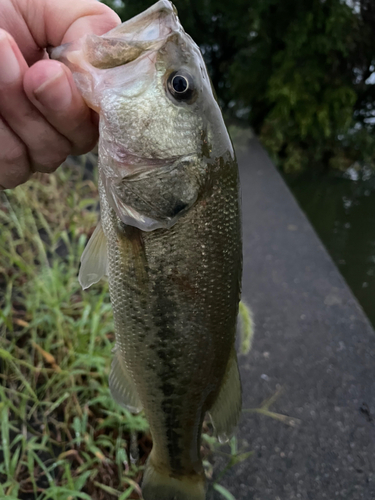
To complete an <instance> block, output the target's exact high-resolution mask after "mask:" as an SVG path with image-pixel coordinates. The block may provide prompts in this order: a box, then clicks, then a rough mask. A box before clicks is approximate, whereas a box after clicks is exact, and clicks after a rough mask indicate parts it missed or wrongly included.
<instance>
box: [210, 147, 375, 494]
mask: <svg viewBox="0 0 375 500" xmlns="http://www.w3.org/2000/svg"><path fill="white" fill-rule="evenodd" d="M239 160H240V162H239V163H240V172H241V179H242V198H243V230H244V234H243V237H244V281H243V298H244V299H245V301H247V303H248V304H250V306H251V307H252V309H253V312H254V318H255V323H256V334H255V338H254V344H253V349H252V351H251V353H250V354H249V355H248V356H247V357H246V358H244V357H242V358H241V360H240V363H241V373H242V380H243V387H244V405H243V406H244V408H254V407H259V406H260V404H261V403H262V401H263V400H265V399H266V398H267V397H270V396H272V395H273V394H275V392H276V391H277V389H278V388H280V387H281V388H283V392H282V393H281V395H280V396H279V397H278V398H277V400H276V402H275V403H274V404H273V405H272V407H271V408H270V409H271V410H272V411H275V412H278V413H281V414H285V415H289V416H291V417H294V418H296V419H299V420H300V424H297V425H295V426H289V425H285V424H283V423H281V422H279V421H277V420H274V419H272V418H269V417H266V416H263V415H258V414H254V413H244V414H243V416H242V420H241V424H240V429H239V432H238V439H239V445H240V447H242V449H244V450H254V454H253V456H252V457H251V458H249V459H248V460H247V461H246V462H245V463H242V464H241V465H238V466H237V467H236V468H235V469H233V470H232V471H231V472H230V473H228V475H227V476H225V477H224V479H222V480H221V481H220V482H221V484H223V485H224V486H226V487H227V488H228V489H229V490H230V491H231V493H232V494H233V495H234V496H235V498H236V500H242V499H243V500H244V499H246V500H295V499H302V500H305V499H306V500H321V499H329V500H336V499H345V500H359V499H361V500H362V499H363V500H374V499H375V334H374V331H373V330H372V328H371V326H370V324H369V321H368V320H367V318H366V317H365V315H364V313H363V312H362V310H361V308H360V306H359V305H358V303H357V302H356V299H355V298H354V297H353V295H352V293H351V292H350V290H349V288H348V286H347V285H346V283H345V282H344V280H343V278H342V277H341V275H340V274H339V272H338V270H337V268H336V267H335V265H334V264H333V262H332V260H331V259H330V257H329V256H328V254H327V252H326V250H325V249H324V247H323V245H322V244H321V242H320V240H319V239H318V237H317V236H316V234H315V233H314V231H313V229H312V227H311V226H310V224H309V222H308V221H307V219H306V217H305V215H304V214H303V213H302V212H301V210H300V208H299V207H298V205H297V203H296V202H295V200H294V199H293V197H292V195H291V193H290V192H289V190H288V188H287V187H286V185H285V184H284V182H283V180H282V178H281V177H280V175H279V174H278V172H277V171H276V169H275V167H274V166H273V164H272V163H271V161H270V160H269V158H268V157H267V155H266V154H265V152H264V151H263V149H262V148H261V147H260V146H259V144H258V143H257V142H256V141H255V140H252V141H250V143H249V146H248V147H247V148H246V150H245V151H242V152H240V153H239ZM374 307H375V299H374ZM213 497H214V498H215V500H216V499H217V500H219V499H221V500H222V499H223V497H222V496H221V495H219V494H217V493H215V494H214V495H213Z"/></svg>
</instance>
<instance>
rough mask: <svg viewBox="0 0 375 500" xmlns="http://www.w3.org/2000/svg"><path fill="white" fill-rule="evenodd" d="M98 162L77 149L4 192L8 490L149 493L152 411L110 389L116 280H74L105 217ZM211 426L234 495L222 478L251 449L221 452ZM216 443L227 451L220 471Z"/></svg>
mask: <svg viewBox="0 0 375 500" xmlns="http://www.w3.org/2000/svg"><path fill="white" fill-rule="evenodd" d="M95 161H96V160H95V158H94V156H93V155H87V156H85V157H81V158H80V159H78V160H77V159H76V160H74V161H73V160H69V161H68V162H67V163H66V164H65V165H63V166H62V167H61V168H60V169H59V170H58V171H57V172H56V173H55V174H53V175H44V174H43V175H42V174H40V175H38V176H36V177H35V178H34V179H32V180H30V181H29V182H28V183H26V184H25V185H23V186H19V187H18V188H16V189H14V190H12V191H6V192H3V193H0V196H1V199H0V228H1V230H0V434H1V440H0V498H5V497H6V498H9V499H10V500H12V499H21V500H36V499H37V500H47V499H52V500H67V499H68V500H73V499H87V500H90V499H92V500H104V499H105V500H112V499H119V500H125V499H128V498H129V499H138V498H141V490H140V487H139V483H140V481H141V477H142V470H143V467H144V463H145V461H146V459H147V456H148V454H149V452H150V450H151V446H152V443H151V437H150V435H149V432H148V426H147V422H146V420H145V418H144V416H143V415H142V414H140V415H137V416H134V415H132V414H131V413H129V412H127V411H126V410H124V409H122V408H120V407H119V406H118V405H117V404H116V403H115V402H114V401H113V399H112V397H111V395H110V392H109V389H108V373H109V369H110V363H111V350H112V348H113V346H114V332H113V325H112V313H111V306H110V302H109V294H108V286H107V284H106V283H105V282H101V283H100V284H98V285H96V286H94V287H92V288H91V289H90V290H89V291H85V292H83V291H82V290H81V288H80V285H79V283H78V280H77V272H78V268H79V258H80V255H81V254H82V251H83V249H84V246H85V244H86V241H87V237H88V236H89V235H90V234H91V233H92V231H93V230H94V228H95V226H96V223H97V218H98V212H97V208H98V207H97V200H98V193H97V188H96V180H95V178H94V175H95V174H91V173H90V172H92V170H93V168H92V166H93V164H95ZM85 164H86V167H87V164H89V165H90V164H91V169H90V168H85ZM245 316H246V314H245ZM244 318H245V319H243V320H244V321H245V322H246V321H247V320H246V317H244ZM247 326H249V325H248V324H247ZM245 340H246V342H245V343H246V345H247V346H249V345H250V343H251V335H249V332H248V333H247V334H246V336H245ZM205 431H206V432H205V434H204V437H203V444H202V453H203V457H204V464H205V467H206V470H207V476H208V477H209V478H211V479H212V481H211V485H212V487H213V488H214V489H216V490H217V492H218V493H220V494H221V495H222V496H223V497H224V498H226V499H232V500H233V496H232V495H231V494H230V493H229V492H228V491H227V490H226V489H225V488H224V487H223V486H220V485H219V484H218V480H220V479H221V477H222V475H223V474H224V473H225V472H226V471H227V470H228V469H229V468H231V467H233V466H234V465H235V464H237V463H238V462H240V461H243V460H245V459H247V458H248V457H249V456H250V455H251V452H242V451H241V450H239V449H238V445H237V441H236V439H234V438H233V439H232V441H231V443H230V451H229V453H227V452H223V451H221V450H222V449H223V448H222V447H221V445H219V444H218V443H217V441H216V439H215V438H213V437H212V435H211V433H210V429H209V426H208V425H206V427H205ZM213 452H215V453H219V454H220V455H221V456H222V457H224V459H225V460H226V462H227V466H226V467H225V469H224V470H222V471H221V473H220V474H219V477H218V478H215V475H217V474H216V472H214V467H213V464H212V456H213Z"/></svg>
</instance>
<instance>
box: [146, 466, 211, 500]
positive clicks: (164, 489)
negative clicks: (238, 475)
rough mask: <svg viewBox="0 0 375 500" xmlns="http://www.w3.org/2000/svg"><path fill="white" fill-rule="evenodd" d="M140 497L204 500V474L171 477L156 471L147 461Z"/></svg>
mask: <svg viewBox="0 0 375 500" xmlns="http://www.w3.org/2000/svg"><path fill="white" fill-rule="evenodd" d="M150 458H151V457H150ZM142 495H143V498H144V500H205V498H206V488H205V478H204V474H203V473H202V474H195V475H194V476H181V477H180V478H177V477H172V476H170V475H169V474H168V471H164V470H163V471H160V470H156V468H155V467H154V465H153V464H152V461H151V460H150V459H149V460H148V462H147V466H146V471H145V475H144V477H143V483H142Z"/></svg>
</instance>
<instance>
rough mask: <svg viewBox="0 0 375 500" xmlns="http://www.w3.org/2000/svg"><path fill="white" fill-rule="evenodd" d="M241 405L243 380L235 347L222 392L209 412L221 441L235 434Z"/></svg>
mask: <svg viewBox="0 0 375 500" xmlns="http://www.w3.org/2000/svg"><path fill="white" fill-rule="evenodd" d="M241 405H242V393H241V381H240V374H239V371H238V362H237V355H236V351H235V350H234V347H233V348H232V351H231V354H230V356H229V361H228V366H227V370H226V372H225V376H224V379H223V382H222V385H221V388H220V392H219V394H218V396H217V398H216V401H215V402H214V404H213V406H212V408H211V409H210V410H209V412H208V413H209V415H210V417H211V421H212V425H213V427H214V430H215V433H216V435H217V437H218V439H219V441H220V442H221V443H223V442H225V441H227V440H228V439H229V438H230V437H231V435H232V434H233V431H234V429H235V427H236V425H237V423H238V420H239V417H240V413H241Z"/></svg>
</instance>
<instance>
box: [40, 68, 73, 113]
mask: <svg viewBox="0 0 375 500" xmlns="http://www.w3.org/2000/svg"><path fill="white" fill-rule="evenodd" d="M34 96H35V98H36V99H37V100H38V101H39V102H40V103H41V104H42V106H44V107H46V108H49V109H52V110H54V111H61V110H62V109H64V108H67V107H69V106H70V104H71V102H72V89H71V87H70V85H69V82H68V79H67V76H66V74H65V73H64V71H63V69H60V70H59V71H58V72H57V73H55V74H54V75H53V76H51V77H50V78H48V79H47V80H46V81H45V82H43V83H42V84H41V85H40V86H39V87H38V88H37V89H36V90H34Z"/></svg>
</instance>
